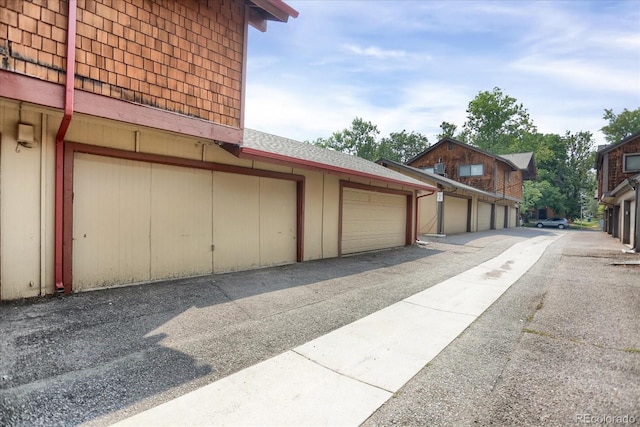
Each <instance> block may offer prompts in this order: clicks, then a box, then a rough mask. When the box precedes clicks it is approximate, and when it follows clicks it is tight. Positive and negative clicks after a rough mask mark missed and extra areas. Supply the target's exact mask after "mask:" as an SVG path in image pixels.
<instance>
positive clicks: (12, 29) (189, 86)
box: [0, 0, 245, 128]
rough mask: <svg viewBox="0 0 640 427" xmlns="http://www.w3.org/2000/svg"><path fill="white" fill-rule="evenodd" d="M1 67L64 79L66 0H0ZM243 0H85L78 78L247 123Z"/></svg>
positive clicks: (140, 98) (155, 102)
mask: <svg viewBox="0 0 640 427" xmlns="http://www.w3.org/2000/svg"><path fill="white" fill-rule="evenodd" d="M0 4H3V6H2V7H1V8H0V47H3V48H4V49H6V51H7V52H6V56H5V57H4V58H3V60H2V61H0V67H2V68H3V69H5V70H9V71H12V72H16V73H20V74H25V75H29V76H32V77H36V78H38V79H41V80H46V81H49V82H53V83H58V84H63V83H64V80H65V70H66V50H65V49H66V39H67V14H68V10H67V4H66V2H62V1H46V2H45V1H33V0H31V1H30V0H24V1H22V0H20V1H14V0H9V1H6V0H5V1H1V2H0ZM244 27H245V4H244V2H243V1H240V0H184V1H179V2H178V1H172V0H156V1H136V0H119V1H111V0H78V12H77V35H76V75H75V87H76V89H81V90H83V91H87V92H92V93H96V94H100V95H106V96H109V97H112V98H117V99H123V100H127V101H131V102H135V103H139V104H144V105H149V106H153V107H156V108H160V109H163V110H168V111H173V112H177V113H180V114H184V115H188V116H192V117H198V118H201V119H204V120H208V121H211V122H214V123H219V124H223V125H228V126H232V127H236V128H237V127H240V121H241V105H240V103H241V91H242V84H243V82H242V72H243V71H242V70H243V66H242V62H243V55H244V44H245V40H244V37H245V36H244V34H245V33H244Z"/></svg>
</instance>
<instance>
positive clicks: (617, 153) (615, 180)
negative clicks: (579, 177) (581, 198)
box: [597, 136, 640, 199]
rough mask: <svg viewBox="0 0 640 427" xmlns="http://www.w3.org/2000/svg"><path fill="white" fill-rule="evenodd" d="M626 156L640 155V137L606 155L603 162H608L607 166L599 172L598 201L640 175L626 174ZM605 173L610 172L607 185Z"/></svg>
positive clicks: (602, 166) (634, 173)
mask: <svg viewBox="0 0 640 427" xmlns="http://www.w3.org/2000/svg"><path fill="white" fill-rule="evenodd" d="M625 154H640V136H638V137H637V138H634V139H632V140H631V141H628V142H627V143H625V144H622V145H620V146H619V147H616V148H613V149H612V150H611V151H609V152H607V153H606V154H605V155H604V159H603V160H604V161H605V162H607V164H606V165H604V164H603V165H600V167H599V168H598V171H597V173H598V199H600V197H602V195H603V194H604V193H607V192H610V191H612V190H613V189H615V188H616V187H617V186H618V185H620V184H621V183H622V181H624V180H625V179H627V178H631V177H633V176H635V175H638V174H640V172H627V173H625V172H624V164H623V162H624V155H625ZM605 166H606V167H605ZM605 169H606V170H605ZM605 172H608V174H607V178H608V179H607V180H606V181H607V182H606V185H605V180H604V175H603V174H604V173H605Z"/></svg>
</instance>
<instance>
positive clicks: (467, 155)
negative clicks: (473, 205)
mask: <svg viewBox="0 0 640 427" xmlns="http://www.w3.org/2000/svg"><path fill="white" fill-rule="evenodd" d="M448 145H449V144H447V143H443V144H440V145H439V146H437V147H435V148H433V149H432V150H431V151H429V152H428V153H426V154H424V155H423V156H421V157H419V158H417V159H415V160H414V161H413V162H411V163H410V164H409V166H413V167H415V168H419V169H422V168H425V167H433V166H434V165H435V164H436V163H444V164H445V173H446V176H447V177H448V178H450V179H453V180H454V181H458V182H461V183H463V184H467V185H469V186H471V187H474V188H477V189H479V190H482V191H486V192H489V193H498V194H504V195H505V196H511V197H515V198H518V199H521V198H522V172H521V171H519V170H518V171H511V168H510V167H509V166H508V165H507V164H506V163H504V162H502V161H499V160H495V159H494V158H492V157H490V156H487V155H486V154H483V153H480V152H478V151H475V150H472V149H470V148H467V147H465V146H463V145H460V144H455V143H454V144H452V150H449V146H448ZM475 164H482V165H483V167H484V174H483V175H482V176H472V177H461V176H460V175H459V167H460V165H475Z"/></svg>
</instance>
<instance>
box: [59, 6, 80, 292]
mask: <svg viewBox="0 0 640 427" xmlns="http://www.w3.org/2000/svg"><path fill="white" fill-rule="evenodd" d="M76 13H77V0H69V13H68V14H67V71H66V74H67V75H66V80H65V91H64V97H65V101H64V116H63V117H62V122H61V123H60V127H59V128H58V133H57V134H56V178H55V187H56V191H55V248H54V253H55V255H54V258H55V287H56V291H57V292H65V293H69V292H71V284H70V283H67V286H65V283H64V281H63V268H62V251H63V239H62V219H63V218H62V217H63V209H62V208H63V206H62V205H63V203H62V199H63V178H64V167H63V166H64V137H65V135H66V134H67V130H68V129H69V125H70V124H71V117H73V95H74V81H75V66H76V19H77V18H76Z"/></svg>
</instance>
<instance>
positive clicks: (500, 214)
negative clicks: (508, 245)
mask: <svg viewBox="0 0 640 427" xmlns="http://www.w3.org/2000/svg"><path fill="white" fill-rule="evenodd" d="M504 208H505V207H504V206H500V205H496V230H502V229H503V228H504V217H505V213H504Z"/></svg>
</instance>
